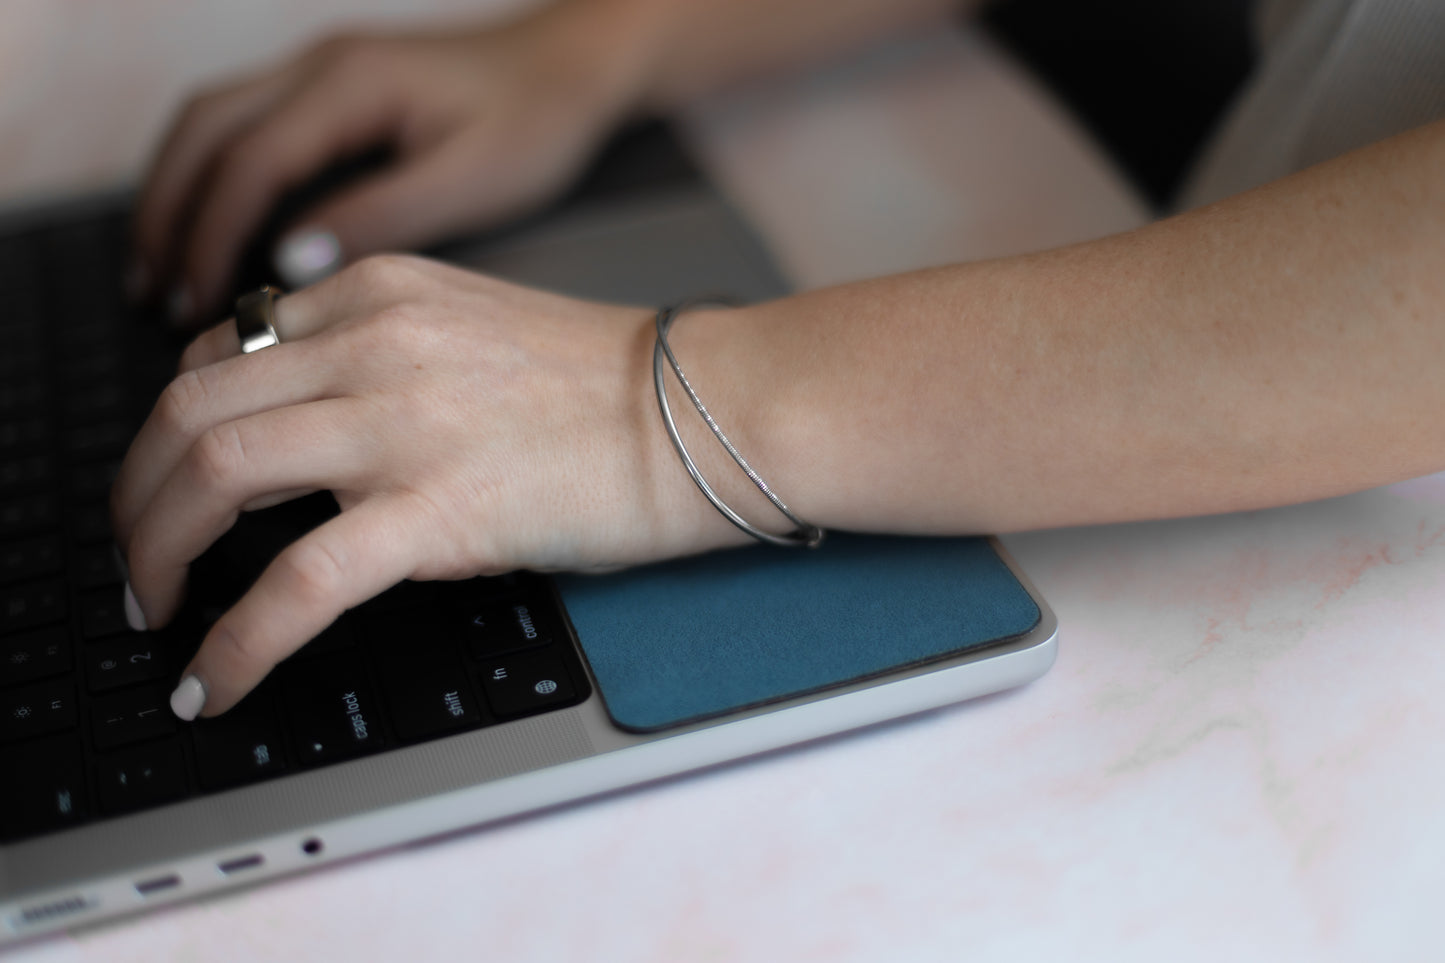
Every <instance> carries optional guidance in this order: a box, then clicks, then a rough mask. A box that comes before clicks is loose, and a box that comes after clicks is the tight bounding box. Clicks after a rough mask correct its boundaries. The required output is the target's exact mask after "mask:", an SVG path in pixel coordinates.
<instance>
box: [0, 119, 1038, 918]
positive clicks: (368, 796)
mask: <svg viewBox="0 0 1445 963" xmlns="http://www.w3.org/2000/svg"><path fill="white" fill-rule="evenodd" d="M639 172H641V173H640V174H639ZM127 203H128V199H127V198H125V197H121V196H108V197H99V198H87V199H83V200H80V201H77V202H73V203H67V204H64V205H49V206H45V207H43V208H35V209H30V210H26V211H19V212H13V213H12V214H11V215H10V216H9V217H8V218H6V219H4V220H3V222H0V294H3V298H4V303H5V304H6V310H5V311H4V312H3V313H0V345H3V347H0V946H4V945H9V944H14V943H19V942H24V941H29V940H31V939H36V938H41V937H43V936H44V935H45V934H47V933H52V932H55V931H58V930H61V929H66V928H72V927H80V926H85V925H88V924H92V923H95V922H98V921H101V920H106V919H111V918H114V917H117V916H121V915H125V914H130V913H136V912H140V911H144V910H147V909H151V908H155V907H159V906H164V905H166V904H169V903H173V902H175V901H178V900H185V899H190V898H194V897H197V896H200V895H205V894H211V893H216V892H218V891H223V890H225V889H227V888H230V887H237V886H243V885H251V884H254V883H256V882H258V881H262V880H265V879H268V878H273V877H277V876H281V875H285V874H289V873H295V872H299V871H303V870H309V869H314V868H318V867H321V866H325V865H326V864H328V863H330V862H333V861H336V860H341V859H348V858H353V857H356V856H358V855H362V854H366V853H373V852H378V851H383V850H386V849H388V848H391V847H397V846H401V845H403V844H408V843H412V842H415V841H418V840H421V839H426V838H430V837H436V836H440V835H443V834H447V833H451V832H454V831H457V830H460V829H465V828H470V827H476V826H481V825H485V824H487V823H491V822H495V821H498V820H502V819H506V818H510V817H514V816H517V815H520V814H525V813H529V812H536V811H539V810H543V809H546V808H550V807H555V806H558V805H561V804H566V803H571V802H574V801H578V800H583V799H586V798H588V797H592V796H597V795H599V794H603V793H608V792H612V791H616V790H620V789H626V788H629V787H635V786H640V785H644V784H647V783H649V782H654V781H657V780H661V779H666V778H669V777H672V776H676V775H678V774H681V773H685V772H689V771H694V770H698V769H702V768H705V767H708V766H713V765H717V764H721V763H725V762H730V761H733V760H737V759H740V758H743V757H747V756H750V755H754V754H758V753H764V752H769V751H774V750H779V749H783V748H785V747H788V746H793V745H797V744H799V743H803V742H807V741H809V740H814V739H819V738H823V737H827V736H831V735H834V734H837V733H841V732H845V731H848V730H851V729H857V728H860V727H864V726H869V725H873V724H877V723H881V722H884V721H887V720H891V719H896V718H899V717H902V716H906V715H910V714H915V713H919V712H923V711H927V710H929V709H933V708H937V707H939V706H943V705H948V704H951V703H955V702H959V701H962V700H965V699H969V698H973V697H976V696H980V695H983V694H986V693H990V692H995V691H999V690H1001V689H1005V688H1009V687H1013V686H1018V685H1022V684H1024V683H1026V682H1029V681H1031V680H1033V679H1035V678H1037V677H1038V676H1040V675H1041V674H1043V673H1044V672H1045V671H1047V669H1048V667H1049V666H1050V665H1051V664H1052V662H1053V659H1054V652H1055V645H1056V621H1055V618H1054V616H1053V614H1052V613H1051V612H1050V610H1049V608H1048V606H1047V605H1046V604H1045V603H1044V601H1043V600H1042V599H1041V598H1040V597H1039V595H1038V593H1037V591H1036V590H1035V589H1034V587H1033V586H1032V585H1031V584H1030V583H1029V581H1028V580H1027V578H1026V577H1025V576H1024V575H1023V574H1022V573H1021V572H1019V571H1018V569H1017V567H1016V566H1015V564H1014V563H1013V561H1012V560H1011V559H1009V557H1008V556H1007V554H1006V553H1005V552H1004V551H1003V549H1002V548H1001V546H1000V545H999V544H998V543H997V542H996V541H995V540H993V539H982V538H970V539H954V538H947V539H943V538H940V539H925V538H884V537H863V536H847V535H841V534H839V535H835V536H830V538H829V540H828V541H827V542H825V543H824V545H823V546H822V547H820V548H819V549H817V550H813V551H788V550H782V549H777V548H773V547H770V546H762V545H759V546H755V547H752V548H745V549H739V550H735V551H728V552H720V553H715V554H712V555H706V556H701V557H698V558H691V559H683V560H678V561H673V562H668V563H662V564H657V565H651V566H646V567H642V568H639V569H635V570H631V571H626V572H620V573H616V574H612V575H606V576H595V577H594V576H588V577H582V576H559V577H554V578H547V577H543V576H540V575H536V574H533V573H527V572H518V573H513V574H511V575H507V576H503V577H498V578H490V579H481V578H478V579H471V580H466V581H459V582H446V583H414V582H403V583H402V584H401V585H398V586H397V587H395V588H394V589H392V590H390V591H388V592H386V593H384V594H382V595H381V596H378V597H377V598H376V599H373V600H371V601H370V602H368V603H366V604H364V605H362V606H359V607H358V608H357V609H355V610H353V611H351V612H348V613H347V614H346V615H344V616H343V617H342V618H341V619H340V620H338V621H337V623H335V624H334V625H333V626H331V627H330V628H329V629H327V630H326V631H325V632H323V633H322V634H321V635H320V636H318V637H317V638H316V639H314V640H313V641H312V642H311V643H309V644H308V645H307V646H306V647H305V648H303V649H302V650H301V651H299V652H298V653H296V654H295V655H293V656H292V657H291V658H290V659H288V660H287V661H286V662H284V663H283V664H282V665H281V666H279V667H278V668H277V670H276V671H275V672H273V673H272V675H271V676H270V677H269V678H268V679H267V680H266V682H264V683H263V684H262V685H261V686H260V687H259V688H258V689H257V690H256V691H255V692H254V693H253V694H251V695H250V696H248V697H247V698H246V699H245V700H244V701H243V702H242V703H241V704H240V705H239V706H237V707H236V708H235V709H233V710H232V711H231V712H229V713H227V714H226V715H224V716H222V717H219V718H217V719H213V720H202V721H200V722H197V723H194V724H184V723H181V722H179V721H178V720H176V719H175V718H174V717H173V715H172V714H171V713H170V711H169V709H168V703H167V698H168V695H169V693H170V691H171V689H172V688H173V687H174V685H175V683H176V681H177V676H178V673H179V670H180V669H181V668H182V667H183V666H184V665H185V663H186V662H187V660H188V658H189V656H190V654H191V653H192V652H193V651H194V649H195V647H196V645H197V644H198V643H199V640H200V638H201V636H202V634H203V633H204V631H205V628H206V626H207V625H208V624H209V623H211V622H213V621H214V620H215V619H216V618H217V617H218V615H219V614H220V613H221V612H223V611H224V610H225V608H226V607H227V606H228V605H229V604H230V603H231V602H232V601H234V600H235V599H236V598H237V597H239V595H240V594H241V592H242V591H243V590H244V589H245V588H246V587H247V586H248V585H249V584H250V580H251V579H253V578H254V577H255V575H256V574H257V573H258V572H259V571H260V569H261V568H262V567H264V565H265V564H266V563H267V561H268V560H269V559H270V558H272V557H274V555H275V553H276V552H277V551H278V550H279V549H280V548H281V547H283V546H284V545H285V544H287V543H288V542H289V541H291V540H293V539H294V538H295V537H297V535H298V534H300V533H301V532H304V531H305V530H307V529H308V528H309V527H311V526H313V525H315V524H317V523H318V522H319V521H321V520H324V519H325V518H327V517H329V515H330V514H332V513H334V512H335V510H336V508H335V504H334V502H332V501H331V499H330V496H329V495H328V494H326V493H320V494H317V495H313V496H309V497H307V498H304V499H298V500H296V501H294V502H289V503H286V504H284V505H280V506H276V507H274V508H269V509H266V510H264V511H260V512H254V513H249V514H247V515H244V516H243V517H242V519H241V520H240V521H238V523H237V525H236V526H235V528H234V529H233V530H232V531H231V532H229V533H227V534H226V535H225V536H223V537H222V538H221V539H220V540H219V541H218V542H217V544H216V545H215V546H214V547H213V548H212V549H211V550H210V551H208V552H207V553H206V555H204V556H202V557H201V558H200V559H198V560H197V562H196V563H195V565H194V566H193V571H192V576H191V587H190V590H189V595H188V598H187V601H186V604H185V607H184V610H183V612H182V614H181V615H180V616H179V617H178V618H177V619H176V621H175V623H174V624H173V625H172V626H169V627H167V628H166V629H165V630H162V631H159V632H150V633H136V632H133V631H131V630H130V629H129V628H128V627H127V626H126V624H125V619H124V615H123V611H122V603H121V588H120V586H121V576H120V573H119V571H118V568H117V565H116V560H115V552H114V549H113V547H112V545H111V543H110V540H109V539H110V534H109V522H108V517H107V514H106V501H105V499H106V495H107V491H108V487H109V484H110V481H111V479H112V477H113V474H114V471H115V468H116V465H117V464H118V461H119V459H120V458H121V457H122V456H123V454H124V451H125V448H126V446H127V444H128V443H129V440H130V438H131V436H132V435H133V433H134V431H135V429H136V427H137V426H138V424H139V422H140V420H142V419H143V418H144V416H145V414H146V412H147V411H148V409H149V405H150V403H151V402H152V401H153V399H154V398H155V397H156V395H157V393H158V392H159V390H160V388H161V387H162V386H163V385H164V384H165V383H166V381H167V380H168V379H169V377H170V376H171V374H172V372H173V371H174V365H175V362H176V359H177V357H178V355H179V351H180V348H181V346H182V345H181V343H180V342H179V340H178V339H176V338H175V337H174V336H173V335H171V334H169V333H168V332H167V331H166V328H165V325H164V324H162V323H160V322H159V321H158V320H157V319H156V318H154V317H148V316H145V315H144V314H143V313H137V312H133V311H130V310H128V309H127V308H125V307H124V306H123V302H122V299H121V297H120V277H121V266H122V264H123V262H124V254H125V250H124V235H125V225H126V216H127V207H126V205H127ZM432 253H434V254H436V255H438V256H441V257H445V258H447V259H449V260H453V261H456V262H458V263H462V264H466V265H471V266H474V267H476V268H478V269H479V270H484V271H488V272H492V273H495V274H497V275H500V276H503V277H507V278H509V279H513V280H516V281H519V282H522V283H527V284H533V285H537V286H542V287H547V288H551V289H554V290H558V291H562V292H565V293H568V294H573V295H577V296H582V297H589V298H596V299H603V300H610V301H619V302H626V303H636V304H646V305H658V304H665V303H670V302H675V301H679V300H682V299H684V298H687V297H691V296H695V295H699V294H726V295H729V296H731V297H734V298H736V299H738V300H740V301H753V300H761V299H766V298H770V297H774V296H778V295H780V294H783V293H786V290H787V286H786V284H785V283H784V282H783V280H782V278H781V276H780V274H779V272H778V271H777V269H776V268H775V266H774V265H773V263H772V261H771V260H770V259H769V257H768V254H767V252H766V250H765V248H764V247H763V245H762V244H760V243H759V241H758V240H757V238H756V237H754V236H753V234H752V232H751V231H750V230H749V228H748V227H747V225H746V224H745V223H744V222H743V221H742V220H741V219H740V218H739V217H738V215H737V214H736V212H735V211H733V210H732V208H731V207H730V206H729V205H728V204H727V202H726V201H725V200H724V199H723V198H722V197H721V196H720V195H719V194H718V193H717V192H716V191H715V190H714V189H713V188H712V187H711V186H710V185H709V184H708V183H707V182H706V180H705V179H704V178H703V177H702V176H701V175H700V174H699V173H698V172H697V171H696V170H695V169H694V168H693V167H692V166H691V165H690V164H689V163H688V162H687V161H686V158H685V155H684V154H683V153H682V152H681V151H680V150H679V149H678V148H677V145H676V144H675V142H673V141H672V140H671V139H670V137H669V136H668V135H667V133H666V131H665V130H664V129H662V128H649V129H646V130H644V131H642V132H635V133H633V134H630V135H628V136H627V137H625V138H623V139H622V140H620V141H619V142H617V143H616V144H614V146H613V148H612V149H611V150H610V151H609V152H608V153H606V154H605V155H604V158H603V160H602V161H601V162H600V163H599V165H598V166H597V167H596V168H594V171H593V173H592V174H591V175H590V176H589V177H588V178H587V179H585V180H584V185H583V187H582V188H580V189H579V190H578V191H576V192H574V193H573V194H572V195H570V196H569V197H568V198H566V199H564V200H563V201H562V202H560V203H559V204H558V205H556V206H554V207H553V208H551V209H549V210H547V211H545V212H543V213H542V214H540V215H537V216H535V217H532V218H530V219H529V220H528V221H526V222H525V223H522V224H519V225H513V226H511V227H509V228H507V229H505V230H503V231H500V232H492V233H490V234H488V235H486V236H481V237H474V238H464V239H459V240H456V241H454V242H451V243H449V244H446V245H444V246H442V247H440V248H438V249H437V250H436V251H434V252H432ZM253 273H254V272H253ZM254 280H256V279H255V278H250V279H247V283H250V282H251V281H254ZM659 430H660V428H659ZM679 470H682V468H681V465H679ZM699 497H701V496H700V495H699Z"/></svg>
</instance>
